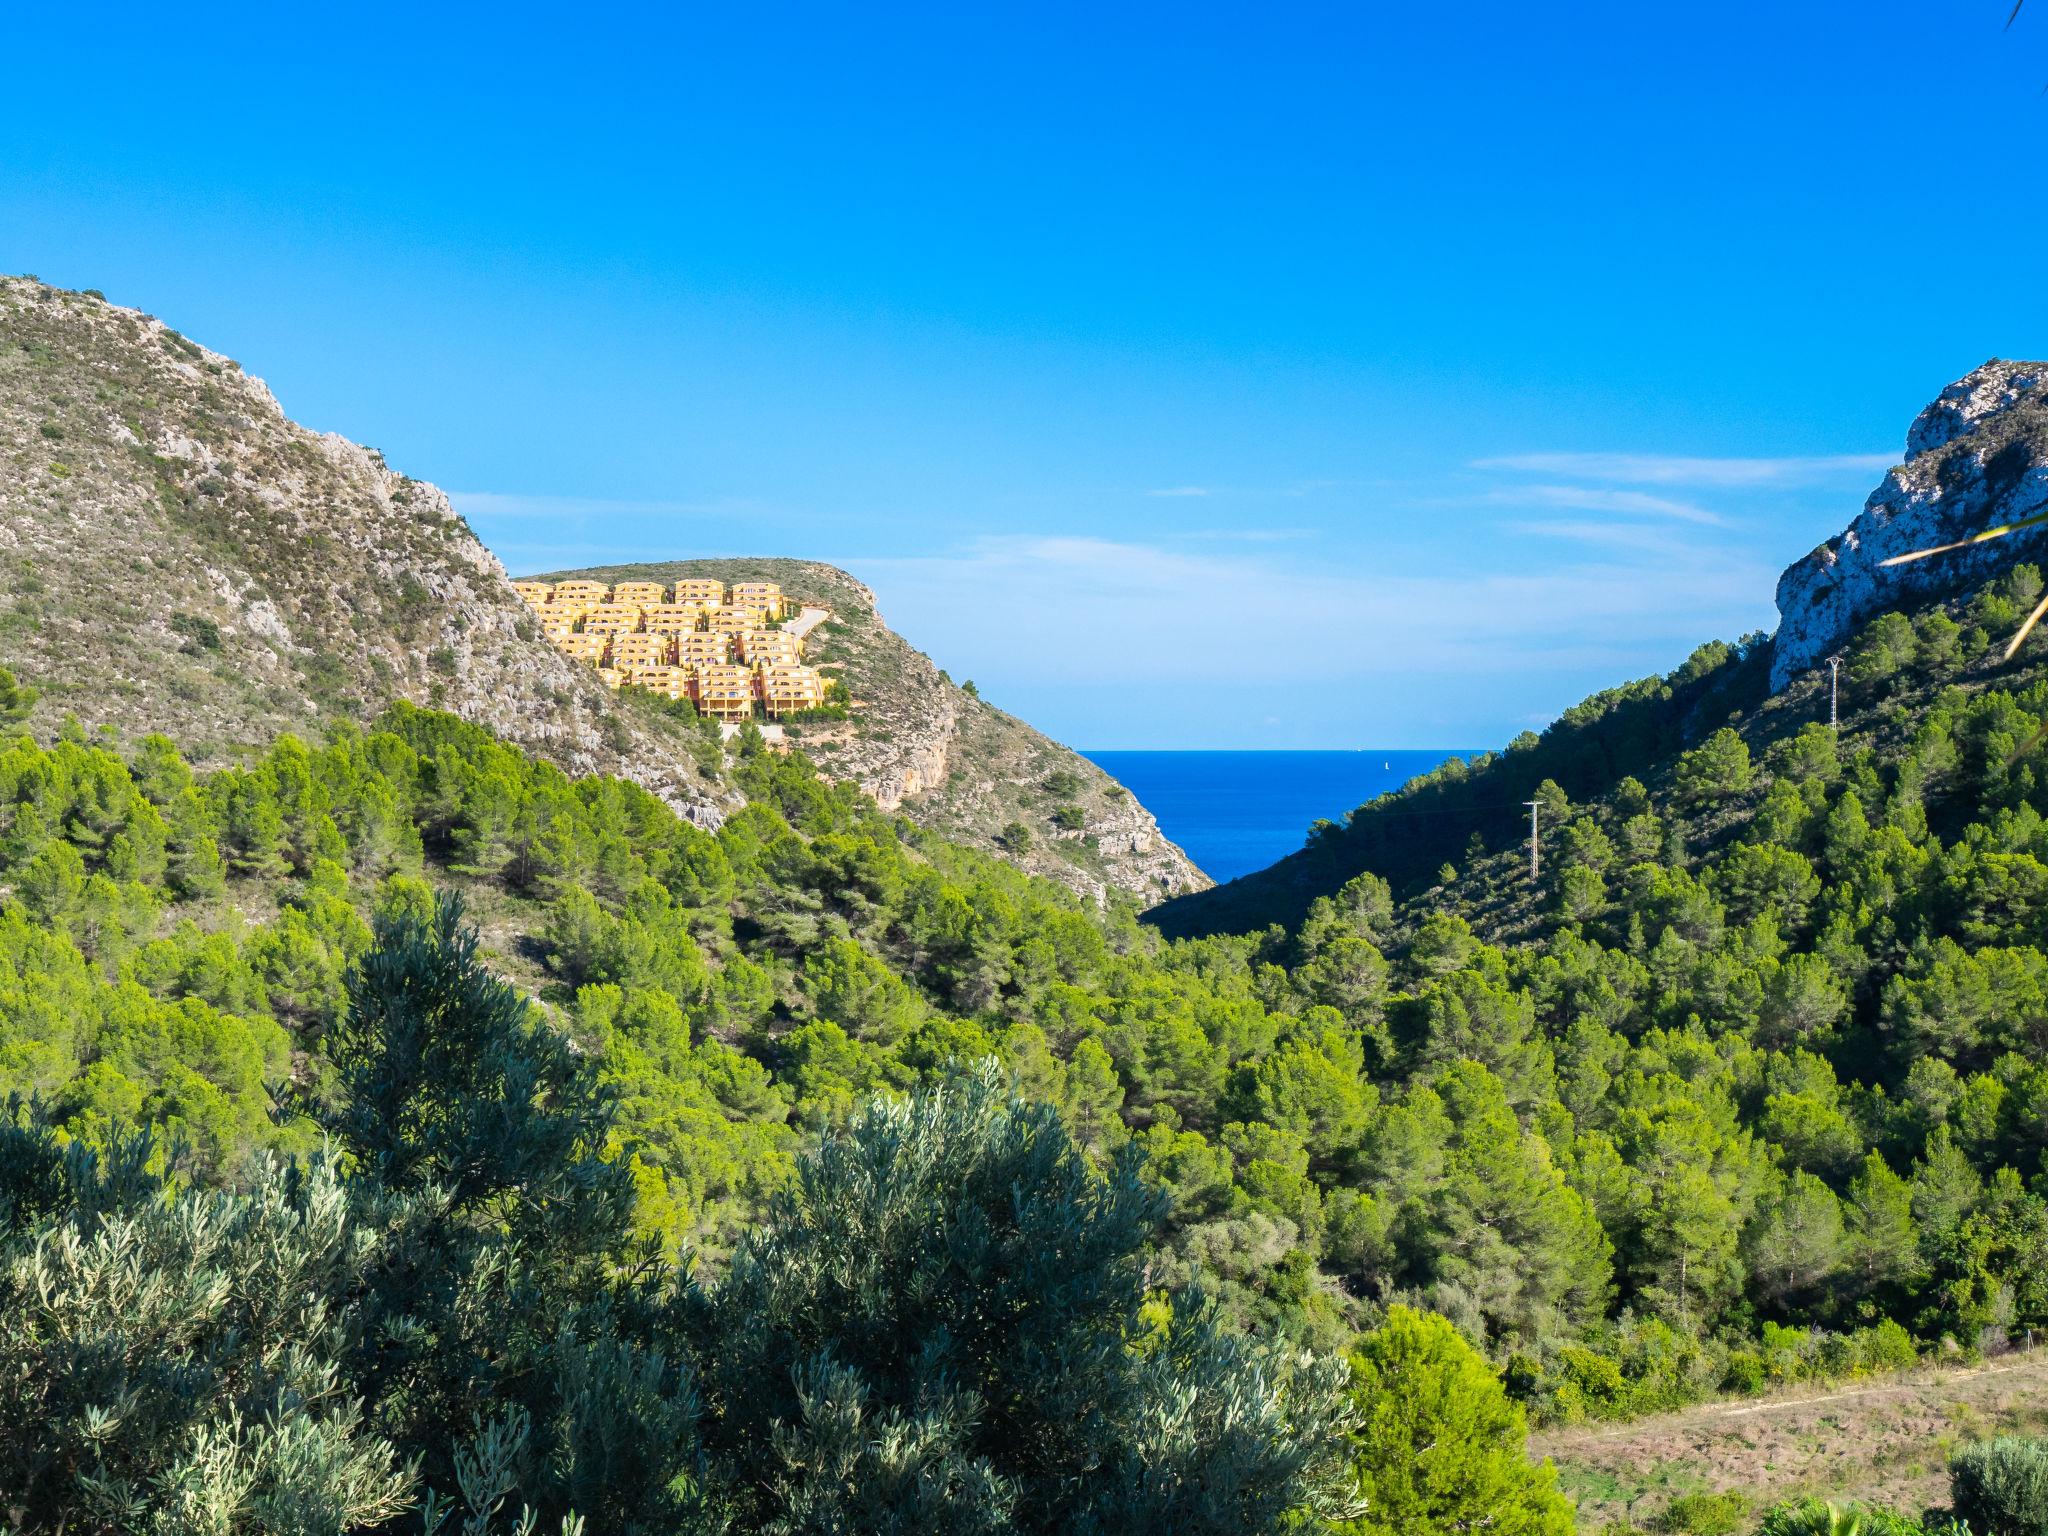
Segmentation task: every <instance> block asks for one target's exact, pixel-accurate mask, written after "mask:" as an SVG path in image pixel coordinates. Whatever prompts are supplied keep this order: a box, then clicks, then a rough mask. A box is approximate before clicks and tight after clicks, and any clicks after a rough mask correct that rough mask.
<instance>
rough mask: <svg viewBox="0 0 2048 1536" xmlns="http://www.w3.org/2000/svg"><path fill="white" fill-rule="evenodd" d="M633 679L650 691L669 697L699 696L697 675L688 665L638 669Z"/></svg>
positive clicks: (691, 699)
mask: <svg viewBox="0 0 2048 1536" xmlns="http://www.w3.org/2000/svg"><path fill="white" fill-rule="evenodd" d="M633 681H634V683H635V684H636V685H638V686H639V687H642V688H645V689H646V690H647V691H648V692H649V693H658V694H660V695H661V696H662V697H663V698H667V699H689V700H690V701H692V702H693V703H694V702H695V701H696V697H697V679H696V675H695V674H694V673H693V672H692V671H691V670H690V669H689V668H688V667H648V668H646V669H644V670H636V671H635V672H634V673H633Z"/></svg>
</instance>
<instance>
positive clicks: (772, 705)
mask: <svg viewBox="0 0 2048 1536" xmlns="http://www.w3.org/2000/svg"><path fill="white" fill-rule="evenodd" d="M761 703H762V704H763V706H765V707H766V709H767V711H768V713H769V714H770V715H778V716H779V715H788V714H795V713H796V712H797V711H798V710H804V709H820V708H823V707H824V703H825V679H824V677H823V675H822V674H820V673H819V671H818V669H817V668H816V667H797V666H789V667H777V666H768V667H763V668H762V669H761Z"/></svg>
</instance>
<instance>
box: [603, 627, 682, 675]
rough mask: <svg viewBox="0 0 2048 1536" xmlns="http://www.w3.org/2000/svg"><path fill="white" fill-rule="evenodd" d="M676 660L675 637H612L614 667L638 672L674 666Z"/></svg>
mask: <svg viewBox="0 0 2048 1536" xmlns="http://www.w3.org/2000/svg"><path fill="white" fill-rule="evenodd" d="M675 659H676V637H675V636H674V635H613V636H612V665H613V666H615V667H630V668H632V669H633V670H634V671H635V672H638V671H639V670H640V669H641V668H643V667H667V666H673V665H674V664H675Z"/></svg>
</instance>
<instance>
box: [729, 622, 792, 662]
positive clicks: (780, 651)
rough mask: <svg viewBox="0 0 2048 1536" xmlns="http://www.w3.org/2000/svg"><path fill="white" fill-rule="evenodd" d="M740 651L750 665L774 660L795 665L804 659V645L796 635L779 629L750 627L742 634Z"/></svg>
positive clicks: (742, 659) (742, 658) (742, 657)
mask: <svg viewBox="0 0 2048 1536" xmlns="http://www.w3.org/2000/svg"><path fill="white" fill-rule="evenodd" d="M739 653H740V660H741V661H744V662H745V663H747V665H749V666H759V665H760V664H761V663H762V662H769V661H772V662H780V663H781V664H783V665H785V666H792V667H793V666H795V665H796V664H797V663H798V662H800V661H802V660H803V659H804V646H803V642H802V641H801V640H799V639H797V637H796V636H795V635H792V634H788V633H786V632H784V631H782V630H779V629H749V630H744V631H742V632H741V634H740V637H739Z"/></svg>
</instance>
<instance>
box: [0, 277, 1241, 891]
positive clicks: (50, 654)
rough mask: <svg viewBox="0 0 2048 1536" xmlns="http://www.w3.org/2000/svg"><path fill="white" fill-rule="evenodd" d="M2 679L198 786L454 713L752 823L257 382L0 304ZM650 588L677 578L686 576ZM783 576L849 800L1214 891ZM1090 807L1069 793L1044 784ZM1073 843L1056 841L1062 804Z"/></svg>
mask: <svg viewBox="0 0 2048 1536" xmlns="http://www.w3.org/2000/svg"><path fill="white" fill-rule="evenodd" d="M0 467H4V469H0V666H6V667H9V668H12V669H13V670H14V671H15V672H17V673H19V674H20V675H21V676H22V677H23V678H25V679H28V680H31V681H32V682H33V683H34V684H35V685H36V686H38V687H39V688H40V689H41V690H42V700H41V704H40V706H39V712H38V716H37V718H36V719H35V720H34V721H33V722H32V724H33V725H35V726H36V727H37V728H38V729H40V730H44V731H47V730H49V729H51V728H54V727H55V725H56V724H57V723H58V721H59V720H60V719H61V717H62V716H63V715H65V714H67V713H69V714H74V715H76V716H78V717H79V718H80V719H81V720H83V721H85V722H87V723H88V724H90V725H94V726H99V725H105V726H108V727H110V728H112V729H113V730H114V731H115V732H116V733H117V734H120V735H124V736H134V735H139V734H142V733H145V732H147V731H151V730H159V729H169V730H170V731H171V733H172V734H174V735H175V736H176V737H177V738H178V740H179V742H180V744H181V746H183V747H184V748H185V749H186V750H187V751H188V752H190V753H191V754H192V755H193V756H194V758H195V759H196V760H197V761H199V762H201V763H212V762H222V761H228V760H232V759H235V758H237V757H240V756H243V755H245V754H246V753H248V752H249V751H250V750H252V749H255V748H260V747H262V746H265V745H267V744H268V743H269V742H270V741H271V740H272V739H273V738H274V737H275V736H276V735H277V734H278V733H279V732H280V731H285V730H293V731H297V732H299V733H301V734H315V735H317V734H318V733H319V731H320V730H321V729H322V728H323V727H324V726H325V724H326V723H327V722H329V721H332V720H335V719H351V720H357V721H362V720H367V719H369V718H371V717H373V716H374V715H376V714H377V713H378V712H379V711H381V710H382V709H384V708H385V707H386V706H388V705H390V704H391V703H393V702H394V701H398V700H404V701H406V702H410V703H414V704H420V705H426V706H431V707H434V708H437V709H445V710H447V711H449V712H450V713H452V714H456V715H459V716H461V717H462V718H464V719H466V720H472V721H475V722H477V723H478V724H482V725H486V726H489V727H490V728H491V729H492V730H493V731H494V732H496V733H497V734H498V735H500V736H501V737H503V738H504V739H506V740H508V741H510V742H513V743H515V744H517V745H519V746H521V747H523V748H526V749H527V750H529V751H532V752H533V753H535V754H536V755H538V756H541V757H544V758H546V759H548V760H550V761H552V762H554V763H556V764H557V765H558V766H560V767H562V768H564V769H566V770H568V771H569V772H571V773H579V774H588V773H611V774H617V775H620V776H622V777H625V778H629V779H632V780H634V781H635V782H637V783H639V784H642V785H644V786H645V787H646V788H648V789H650V790H652V791H653V792H655V793H656V794H658V795H660V796H661V797H662V798H663V799H664V800H665V801H667V802H668V803H669V804H671V805H672V806H674V807H676V808H677V809H678V810H680V811H682V812H683V813H684V814H686V815H688V816H689V817H691V818H692V819H693V820H695V821H697V822H699V823H700V824H702V825H706V826H716V825H717V824H718V822H719V821H720V819H721V818H722V817H723V816H725V815H727V814H729V813H730V812H731V811H732V810H734V809H736V808H737V807H738V806H739V805H741V804H742V803H744V801H743V797H742V796H741V795H740V793H739V792H738V791H737V790H736V789H735V788H734V787H733V786H732V785H731V783H730V782H729V775H728V773H727V770H726V767H725V763H724V759H723V757H722V755H721V754H720V753H719V752H718V751H717V750H716V749H715V746H714V745H713V744H711V743H710V742H708V741H707V739H706V738H705V736H704V735H703V734H702V733H701V732H700V731H697V730H694V729H691V728H689V727H688V726H686V725H685V724H683V723H681V722H679V721H677V720H676V719H675V718H673V717H672V716H671V715H669V714H668V713H667V712H665V711H664V710H662V709H660V708H659V707H656V706H655V705H654V703H653V702H652V701H650V700H647V699H644V698H639V697H636V696H633V695H623V696H622V695H614V694H613V693H612V692H611V691H610V690H608V689H606V688H605V687H604V686H603V685H602V683H600V682H599V680H598V678H597V676H596V674H595V673H594V672H593V671H592V670H591V669H590V668H588V667H585V666H580V665H577V664H575V663H572V662H570V661H569V660H567V659H566V658H564V657H563V656H561V655H560V654H559V653H558V652H557V651H556V650H555V649H554V647H552V646H550V645H548V644H547V643H546V642H545V641H544V640H543V639H542V638H541V636H540V634H539V631H538V629H537V627H536V626H535V624H534V622H533V620H532V617H531V615H530V614H529V613H528V611H527V609H526V608H525V606H524V605H523V604H521V603H520V602H519V600H518V599H517V597H516V596H515V595H514V594H513V592H512V589H511V587H510V585H509V583H508V579H507V577H506V573H505V571H504V568H503V567H502V566H501V565H500V564H499V562H498V560H497V558H496V556H494V555H492V554H491V552H490V551H489V550H487V549H486V548H485V547H484V546H483V544H482V543H481V542H479V541H478V539H477V538H476V536H475V535H474V534H473V533H472V532H471V531H470V529H469V527H468V525H467V524H465V523H464V522H463V521H462V519H461V517H460V516H458V515H457V514H456V512H455V511H454V509H453V508H452V507H451V506H450V505H449V502H448V499H447V497H446V496H445V495H443V494H442V493H441V492H440V491H439V490H438V489H436V488H435V487H434V486H431V485H428V484H426V483H424V482H422V481H417V480H414V479H412V478H410V477H409V476H406V475H404V474H401V473H399V472H397V471H395V470H393V469H391V468H390V467H389V466H388V465H387V464H386V463H385V462H384V460H383V457H382V455H380V454H379V453H378V452H377V451H376V450H374V449H371V448H366V447H362V446H360V445H358V444H355V443H352V442H349V441H348V440H347V439H345V438H342V437H339V436H336V435H333V434H331V433H330V434H322V433H316V432H312V431H309V430H308V429H306V428H305V427H302V426H300V425H298V424H297V423H295V422H293V421H291V420H290V419H289V418H287V417H286V415H285V414H284V412H283V410H282V409H281V408H280V406H279V405H278V402H277V400H276V399H275V398H274V397H273V396H272V395H271V393H270V391H269V390H268V389H267V388H266V387H265V386H264V384H263V382H262V381H261V380H260V379H256V378H252V377H250V376H248V375H247V374H245V373H243V372H242V370H241V368H240V366H239V365H238V364H237V363H235V362H234V361H233V360H231V359H229V358H226V357H223V356H221V355H220V354H218V353H215V352H210V351H208V350H207V349H206V348H204V347H202V346H199V345H197V344H196V343H194V342H191V341H189V340H187V339H186V338H185V337H183V336H181V335H180V334H179V333H178V332H176V331H174V330H172V329H171V328H169V327H168V326H166V325H164V324H163V323H162V322H161V321H158V320H156V319H154V318H152V317H150V316H147V315H144V314H142V313H140V312H138V311H136V310H132V309H124V308H121V307H119V306H117V305H113V304H109V303H107V302H106V301H105V300H104V299H102V298H100V297H99V296H98V295H96V294H89V293H68V292H65V291H62V290H59V289H55V288H52V287H49V286H48V285H46V284H43V283H40V282H38V281H36V280H35V279H34V278H0ZM659 569H665V570H666V569H674V570H683V569H685V568H684V567H680V566H675V567H660V568H659ZM688 569H689V570H692V571H696V570H702V571H705V572H712V571H714V570H715V571H718V572H729V573H738V572H740V571H742V570H745V571H747V572H752V573H760V572H772V573H773V574H772V575H771V577H770V579H777V577H779V576H781V575H782V574H783V573H785V572H789V573H798V574H791V575H790V576H789V579H788V580H787V581H786V582H785V585H788V586H789V587H790V589H791V590H792V591H793V592H797V593H798V594H800V595H801V594H802V593H804V592H806V591H815V592H816V593H817V594H819V596H820V598H821V600H823V601H824V602H825V603H826V605H827V606H829V607H831V608H832V609H833V610H834V612H835V613H836V614H840V615H842V616H843V619H842V623H841V624H839V625H837V626H834V627H833V628H834V633H833V634H831V635H829V636H825V637H822V638H823V639H824V641H825V643H826V644H827V646H828V647H836V649H837V651H838V652H839V656H838V660H839V661H840V662H841V663H842V664H843V665H844V666H845V667H846V669H847V670H848V671H849V672H850V673H852V674H854V675H857V676H859V677H860V678H862V679H863V680H864V687H863V698H864V703H865V709H864V711H863V713H862V715H861V716H860V718H859V719H858V720H856V721H854V722H851V723H850V724H849V725H848V727H847V728H846V729H845V730H843V731H840V732H837V733H833V732H831V731H827V730H822V729H820V728H816V727H813V728H809V729H810V734H809V735H808V736H806V737H805V739H804V740H803V742H802V744H803V745H804V746H805V747H806V748H808V749H811V750H814V751H815V752H816V753H817V755H818V756H819V757H820V759H821V760H822V761H823V762H825V764H826V766H827V767H828V769H829V770H830V771H831V772H833V773H834V774H835V775H836V776H839V777H843V778H848V779H852V780H855V781H857V782H859V783H860V784H861V785H862V786H863V787H865V788H867V789H869V790H870V791H871V792H872V793H874V794H875V796H876V798H877V799H878V800H879V801H880V802H881V803H882V804H883V806H884V807H886V808H889V809H896V808H899V807H900V808H901V810H902V811H903V813H904V814H905V815H907V816H910V817H911V818H912V819H913V820H916V821H919V822H920V823H923V824H925V825H928V826H931V827H933V828H934V829H936V830H939V831H941V832H943V833H945V834H947V835H949V836H954V837H957V838H960V839H962V840H965V841H968V842H972V843H975V844H976V845H978V846H981V847H984V848H992V849H994V848H997V839H998V836H999V834H1000V833H1001V832H1002V831H1003V829H1004V828H1005V827H1006V826H1010V825H1011V824H1013V823H1015V824H1021V825H1024V826H1027V827H1029V828H1031V829H1032V835H1031V838H1030V846H1029V847H1025V848H1022V850H1021V851H1018V852H1014V853H1013V852H1011V851H1010V849H1008V848H1004V849H999V850H998V851H1001V852H1004V854H1005V856H1007V857H1012V858H1013V860H1014V861H1015V862H1017V863H1019V864H1021V865H1023V866H1025V867H1027V868H1030V869H1032V870H1035V871H1037V872H1040V873H1044V874H1048V875H1052V876H1054V877H1055V878H1058V879H1060V880H1062V881H1063V882H1064V883H1066V884H1067V885H1068V886H1069V887H1071V888H1073V889H1076V890H1081V891H1085V892H1088V893H1090V894H1093V895H1096V896H1098V897H1099V896H1100V895H1101V894H1103V892H1104V891H1105V890H1107V889H1112V888H1114V889H1118V890H1122V891H1125V892H1127V893H1130V894H1133V895H1136V896H1138V897H1139V898H1140V899H1142V900H1156V899H1158V898H1160V897H1162V896H1170V895H1174V894H1178V893H1182V892H1186V891H1190V890H1194V889H1198V888H1199V887H1200V886H1202V885H1203V884H1205V883H1206V881H1205V879H1204V877H1203V876H1202V874H1201V873H1200V871H1198V870H1196V869H1195V868H1194V866H1193V865H1192V864H1190V863H1189V862H1188V861H1187V858H1186V856H1185V855H1184V854H1182V853H1181V851H1180V850H1179V849H1178V848H1176V847H1174V846H1173V845H1172V844H1171V843H1169V842H1168V841H1166V839H1165V838H1164V837H1163V836H1161V834H1160V832H1159V828H1158V826H1157V824H1156V823H1155V822H1154V821H1153V820H1152V818H1151V816H1150V814H1149V813H1147V812H1146V811H1145V810H1144V808H1143V807H1142V806H1140V805H1138V804H1137V802H1136V801H1135V800H1134V799H1132V798H1131V797H1130V796H1129V795H1128V794H1127V793H1125V792H1124V791H1123V790H1122V789H1121V788H1120V786H1117V785H1116V784H1115V783H1114V782H1113V781H1111V780H1110V779H1109V778H1108V777H1107V776H1106V775H1104V774H1103V773H1101V772H1100V770H1098V769H1096V768H1094V767H1093V766H1092V765H1090V764H1088V763H1087V762H1086V761H1084V760H1083V759H1081V758H1079V757H1077V756H1076V755H1075V754H1073V753H1071V752H1069V751H1067V750H1066V749H1065V748H1063V747H1060V746H1058V745H1057V744H1055V743H1053V742H1051V741H1048V740H1047V739H1046V738H1045V737H1043V736H1041V735H1039V734H1038V733H1037V732H1036V731H1033V730H1032V729H1031V728H1030V727H1029V726H1027V725H1025V724H1024V723H1023V722H1021V721H1018V720H1015V719H1013V718H1011V717H1010V716H1007V715H1004V714H1002V713H1001V712H1000V711H998V710H995V709H992V708H990V707H989V706H987V705H985V704H982V703H981V702H980V701H979V700H977V699H974V698H972V697H971V696H969V695H967V694H965V693H963V692H961V690H959V689H958V688H955V687H953V686H951V685H950V684H948V683H947V682H946V681H945V680H944V679H943V677H942V675H941V674H940V672H939V670H938V668H937V667H936V666H935V665H934V664H933V663H932V662H931V661H930V660H929V659H928V658H927V657H925V656H923V655H922V654H920V653H918V652H917V651H915V650H913V649H911V648H910V647H909V646H908V645H906V644H905V643H904V642H903V641H902V640H901V639H900V638H898V637H897V636H896V635H895V634H893V633H892V632H891V631H890V630H889V629H888V628H887V626H886V625H884V624H882V623H881V621H880V619H879V617H878V616H876V614H875V611H874V600H873V596H872V594H870V593H868V592H867V590H866V588H864V587H862V586H860V584H859V583H857V582H855V581H853V580H852V579H851V578H850V577H847V576H846V575H844V573H842V572H838V571H834V570H832V569H831V568H830V567H827V566H817V565H809V564H804V563H801V562H795V561H787V562H784V561H770V562H751V563H747V562H729V561H728V562H713V563H711V564H705V565H702V566H690V567H688ZM1063 775H1071V776H1072V778H1073V779H1074V780H1075V781H1077V787H1075V788H1073V789H1071V790H1068V789H1066V788H1064V787H1062V788H1061V789H1060V790H1059V792H1057V793H1055V792H1054V791H1052V790H1049V789H1047V788H1046V785H1047V782H1048V781H1051V782H1052V783H1053V784H1055V785H1062V786H1063V785H1064V783H1065V780H1064V778H1063V777H1062V776H1063ZM1069 803H1071V804H1075V805H1078V806H1079V807H1080V808H1081V810H1082V812H1083V815H1084V818H1085V820H1084V824H1083V825H1082V826H1080V827H1078V828H1070V827H1059V826H1055V825H1054V824H1053V823H1052V822H1051V820H1050V816H1051V813H1052V811H1053V810H1054V809H1055V807H1056V806H1058V805H1063V804H1069Z"/></svg>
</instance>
